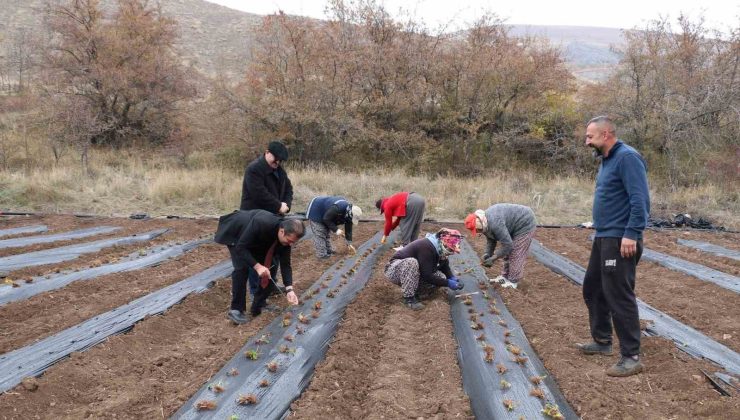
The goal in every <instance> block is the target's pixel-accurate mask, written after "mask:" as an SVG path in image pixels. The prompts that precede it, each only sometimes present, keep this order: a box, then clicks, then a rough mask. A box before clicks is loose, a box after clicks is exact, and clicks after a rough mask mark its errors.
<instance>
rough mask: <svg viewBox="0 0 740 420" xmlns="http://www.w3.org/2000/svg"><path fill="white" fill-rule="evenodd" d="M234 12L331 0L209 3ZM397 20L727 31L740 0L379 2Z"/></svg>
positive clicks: (318, 7) (310, 10)
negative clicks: (487, 16)
mask: <svg viewBox="0 0 740 420" xmlns="http://www.w3.org/2000/svg"><path fill="white" fill-rule="evenodd" d="M209 1H211V2H213V3H218V4H221V5H224V6H228V7H231V8H233V9H237V10H242V11H245V12H250V13H256V14H260V15H266V14H270V13H273V12H276V11H277V10H283V11H284V12H286V13H288V14H292V15H302V16H310V17H314V18H325V17H326V15H325V13H324V9H325V7H326V1H325V0H209ZM378 2H379V3H380V4H383V5H385V7H386V10H388V11H389V12H390V13H391V14H393V15H394V16H397V15H398V14H397V11H398V10H399V8H403V9H404V10H405V11H406V12H407V13H411V15H412V16H416V17H417V18H419V19H420V20H423V21H424V22H425V23H426V24H427V26H429V27H432V28H434V27H437V26H438V25H440V24H446V23H449V22H452V24H453V28H454V27H458V28H459V27H462V26H465V25H466V24H467V23H471V22H473V21H474V20H475V18H476V17H477V16H480V14H481V12H482V11H484V10H488V11H491V12H494V13H496V14H497V15H498V16H499V17H500V18H503V19H505V20H506V23H511V24H530V25H573V26H599V27H609V28H626V29H630V28H632V27H634V26H638V27H642V26H644V25H645V23H646V22H648V21H650V20H653V19H657V18H658V17H661V16H663V17H666V16H667V17H670V18H671V19H673V23H675V18H676V17H677V16H678V15H679V13H681V12H683V13H684V14H685V15H688V16H690V17H691V18H692V20H694V18H698V17H699V16H704V19H705V21H706V23H707V27H710V28H717V29H721V30H723V31H726V29H727V28H728V27H738V26H740V1H738V0H693V1H692V0H621V1H614V2H606V1H604V2H595V1H584V0H572V1H571V0H566V1H557V0H508V1H485V0H378Z"/></svg>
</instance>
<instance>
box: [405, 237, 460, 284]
mask: <svg viewBox="0 0 740 420" xmlns="http://www.w3.org/2000/svg"><path fill="white" fill-rule="evenodd" d="M404 258H415V259H416V261H418V262H419V280H420V281H424V282H427V283H431V284H433V285H435V286H439V287H447V279H444V280H442V279H441V278H440V277H438V276H435V275H434V273H436V272H437V271H441V272H442V273H444V275H445V276H446V277H447V278H450V277H452V271H451V270H450V263H449V261H448V260H447V258H440V257H439V253H437V250H436V249H435V248H434V244H432V242H431V241H430V240H429V239H427V238H421V239H417V240H415V241H414V242H411V243H410V244H408V245H406V246H405V247H403V249H401V250H400V251H396V253H395V254H393V256H392V257H391V261H393V260H402V259H404Z"/></svg>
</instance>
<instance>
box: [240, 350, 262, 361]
mask: <svg viewBox="0 0 740 420" xmlns="http://www.w3.org/2000/svg"><path fill="white" fill-rule="evenodd" d="M244 355H245V356H247V359H249V360H257V359H259V358H260V352H259V351H257V349H251V350H247V351H246V352H245V353H244Z"/></svg>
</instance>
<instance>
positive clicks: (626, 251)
mask: <svg viewBox="0 0 740 420" xmlns="http://www.w3.org/2000/svg"><path fill="white" fill-rule="evenodd" d="M619 252H620V253H621V254H622V258H632V257H633V256H635V254H637V241H635V240H632V239H629V238H622V246H621V247H620V248H619Z"/></svg>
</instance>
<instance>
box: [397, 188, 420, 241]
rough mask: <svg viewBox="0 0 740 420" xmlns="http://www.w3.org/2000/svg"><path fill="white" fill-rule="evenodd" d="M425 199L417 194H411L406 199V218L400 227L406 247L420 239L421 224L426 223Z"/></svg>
mask: <svg viewBox="0 0 740 420" xmlns="http://www.w3.org/2000/svg"><path fill="white" fill-rule="evenodd" d="M425 207H426V203H425V202H424V197H422V196H420V195H419V194H417V193H414V192H412V193H410V194H409V198H408V199H406V216H405V217H402V218H401V223H399V225H398V227H399V228H400V229H401V243H402V244H403V245H404V246H405V245H408V244H410V243H411V242H413V241H415V240H416V239H417V238H418V237H419V231H420V230H421V222H423V221H424V209H425Z"/></svg>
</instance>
